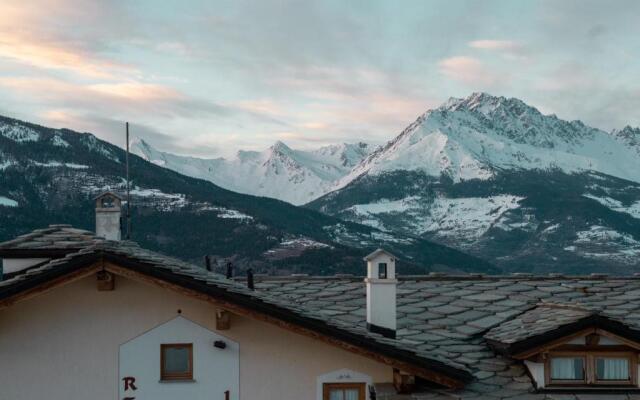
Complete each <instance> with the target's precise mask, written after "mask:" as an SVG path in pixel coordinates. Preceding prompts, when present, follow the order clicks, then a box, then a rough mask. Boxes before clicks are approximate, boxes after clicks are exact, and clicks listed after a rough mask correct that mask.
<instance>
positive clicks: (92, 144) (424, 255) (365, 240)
mask: <svg viewBox="0 0 640 400" xmlns="http://www.w3.org/2000/svg"><path fill="white" fill-rule="evenodd" d="M279 147H283V146H279ZM357 148H358V146H356V150H357ZM336 149H338V148H336ZM276 150H278V149H276ZM280 150H282V149H280ZM282 151H284V150H282ZM324 151H325V153H318V154H319V155H317V157H318V158H320V157H326V158H331V157H335V158H337V159H339V158H340V157H342V156H341V155H340V154H338V153H340V151H342V150H336V152H334V153H332V151H331V150H330V149H329V148H327V149H325V150H324ZM296 154H299V153H296ZM322 154H324V155H322ZM345 154H347V155H350V153H348V152H347V153H345ZM125 156H126V155H125V151H124V150H123V149H121V148H120V147H117V146H114V145H112V144H110V143H108V142H105V141H102V140H100V139H98V138H97V137H95V136H94V135H92V134H90V133H80V132H74V131H71V130H68V129H52V128H47V127H43V126H39V125H35V124H31V123H28V122H23V121H19V120H15V119H11V118H6V117H0V241H4V240H8V239H10V238H13V237H15V236H17V235H20V234H24V233H27V232H29V231H31V230H33V229H38V228H42V227H46V226H47V225H49V224H60V223H62V224H72V225H73V226H76V227H78V228H83V229H89V230H93V229H94V220H95V216H94V203H93V198H94V197H95V196H96V195H97V194H99V193H101V192H103V191H106V190H111V191H116V192H120V193H122V192H124V188H125V179H124V176H125ZM254 156H255V157H259V155H256V154H253V155H251V156H250V157H254ZM167 158H170V157H168V156H167ZM153 159H154V161H157V160H159V159H156V158H153ZM344 162H347V163H348V162H352V160H350V159H349V160H345V161H344ZM156 163H157V162H156ZM156 163H151V162H148V161H146V160H144V159H142V158H140V157H138V156H136V155H132V156H131V158H130V165H131V185H132V190H131V195H132V197H131V207H132V227H133V229H132V233H131V239H132V240H135V241H137V242H139V243H140V244H141V245H142V246H144V247H146V248H150V249H153V250H157V251H160V252H162V253H164V254H168V255H173V256H176V257H179V258H182V259H185V260H188V261H193V262H196V263H198V264H200V265H203V261H202V259H203V257H204V256H205V255H210V256H211V259H212V260H213V265H214V268H216V269H217V270H218V271H219V272H222V271H224V269H225V266H226V264H227V263H228V262H232V263H233V264H234V265H235V267H236V270H237V271H238V273H240V272H241V271H243V270H246V269H248V268H253V269H254V271H255V272H256V273H272V274H273V273H276V274H277V273H308V274H335V273H352V274H358V275H362V274H363V273H364V269H363V268H364V263H363V261H362V257H363V256H364V255H366V254H367V253H368V252H370V251H372V250H373V249H375V248H377V247H379V246H383V247H385V248H388V249H389V250H391V251H393V252H394V253H396V254H397V255H398V257H399V258H400V264H399V268H401V270H402V271H403V273H405V274H411V273H425V272H429V271H458V272H462V271H465V272H496V271H498V270H497V268H496V267H495V266H493V265H492V264H491V263H489V262H486V261H483V260H481V259H479V258H477V257H473V256H469V255H467V254H465V253H463V252H461V251H458V250H455V249H451V248H448V247H446V246H444V245H440V244H436V243H432V242H429V241H427V240H424V239H421V238H418V237H412V236H407V235H404V234H394V233H390V232H385V231H381V230H379V229H376V228H372V227H369V226H366V225H361V224H357V223H353V222H349V221H342V220H340V219H338V218H336V217H332V216H329V215H326V214H323V213H320V212H318V211H314V210H311V209H308V208H302V207H296V206H294V205H291V204H289V203H286V202H284V201H280V200H276V199H271V198H266V197H255V196H251V195H246V194H241V193H236V192H233V191H230V190H227V189H224V188H221V187H220V186H217V185H215V184H213V183H211V182H209V181H206V180H202V179H197V178H193V177H189V176H186V175H182V174H179V173H177V172H174V171H172V170H170V169H167V168H163V167H161V166H158V165H156ZM345 168H347V167H345ZM319 170H320V168H319ZM327 174H329V172H328V173H327Z"/></svg>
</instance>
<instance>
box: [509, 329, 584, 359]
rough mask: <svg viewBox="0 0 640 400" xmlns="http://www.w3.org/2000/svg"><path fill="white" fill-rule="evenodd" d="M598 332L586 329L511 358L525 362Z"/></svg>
mask: <svg viewBox="0 0 640 400" xmlns="http://www.w3.org/2000/svg"><path fill="white" fill-rule="evenodd" d="M595 332H596V328H586V329H581V330H579V331H577V332H574V333H572V334H570V335H566V336H563V337H561V338H558V339H555V340H551V341H549V342H547V343H545V344H543V345H541V346H536V347H534V348H531V349H529V350H526V351H523V352H521V353H517V354H514V355H512V356H511V357H513V358H515V359H516V360H525V359H527V358H529V357H532V356H534V355H536V354H538V353H544V352H545V351H549V350H551V349H553V348H555V347H558V346H562V345H563V344H565V343H566V342H569V341H571V340H572V339H575V338H577V337H580V336H584V335H588V334H590V333H595Z"/></svg>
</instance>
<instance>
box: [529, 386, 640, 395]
mask: <svg viewBox="0 0 640 400" xmlns="http://www.w3.org/2000/svg"><path fill="white" fill-rule="evenodd" d="M536 392H537V393H558V394H560V393H572V394H573V393H578V394H580V393H597V394H603V393H604V394H615V393H640V388H639V387H637V386H564V387H554V386H547V387H545V388H541V389H538V390H537V391H536Z"/></svg>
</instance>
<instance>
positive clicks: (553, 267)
mask: <svg viewBox="0 0 640 400" xmlns="http://www.w3.org/2000/svg"><path fill="white" fill-rule="evenodd" d="M323 149H324V150H323ZM323 149H319V150H316V151H313V152H301V151H298V150H292V149H290V148H288V147H287V146H286V145H284V144H283V143H280V142H278V143H276V144H275V145H274V146H272V147H271V148H270V149H268V150H266V151H264V152H259V153H254V152H239V153H238V156H237V157H236V159H234V160H222V159H217V160H198V159H193V158H185V157H180V156H175V155H171V154H168V153H160V152H157V151H155V150H153V149H152V148H151V146H149V145H148V144H145V146H144V148H143V147H142V146H138V147H137V151H138V153H139V154H140V155H141V156H143V157H144V158H146V159H148V160H151V161H152V162H155V163H157V164H161V165H163V166H165V167H167V168H170V169H174V170H176V171H179V172H181V173H185V174H187V175H192V176H198V177H201V178H204V179H207V180H210V181H212V182H214V183H216V184H219V185H221V186H223V187H227V188H230V189H233V190H238V191H242V192H244V193H251V194H257V195H262V196H269V197H276V198H280V199H282V200H285V201H289V202H291V203H294V204H302V203H305V202H308V203H307V204H305V207H307V208H310V209H314V210H317V211H320V212H323V213H325V214H328V215H331V216H335V217H338V218H340V219H342V220H346V221H351V222H356V223H359V224H363V225H368V226H370V227H374V228H377V229H379V230H381V231H383V232H387V233H390V234H401V235H406V236H409V237H414V238H422V239H428V240H432V241H435V242H438V243H441V244H445V245H447V246H450V247H453V248H456V249H459V250H461V251H465V252H468V253H470V254H472V255H475V256H478V257H480V258H482V259H485V260H487V261H490V262H492V263H494V264H496V265H498V266H499V267H501V268H502V269H504V270H506V271H534V272H584V271H602V270H606V271H611V272H616V273H628V272H629V268H634V267H638V266H640V258H639V257H638V256H639V255H640V129H638V128H632V127H629V126H627V127H624V128H623V129H620V130H614V131H612V132H605V131H603V130H600V129H597V128H593V127H589V126H587V125H585V124H584V123H582V122H580V121H566V120H563V119H560V118H558V117H557V116H555V115H544V114H542V113H541V112H540V111H538V110H537V109H536V108H535V107H532V106H530V105H527V104H526V103H524V102H523V101H521V100H519V99H515V98H505V97H500V96H492V95H489V94H487V93H473V94H472V95H470V96H469V97H467V98H462V99H458V98H451V99H449V100H448V101H447V102H445V103H444V104H443V105H441V106H440V107H438V108H435V109H432V110H428V111H427V112H425V113H424V114H423V115H421V116H419V117H418V118H417V120H416V121H415V122H413V123H412V124H410V125H409V126H408V127H407V128H406V129H404V130H403V131H402V132H401V133H400V134H399V135H398V136H396V137H395V138H393V139H392V140H390V141H389V142H388V143H386V144H385V145H383V146H380V147H377V148H374V146H371V145H364V144H357V145H340V146H330V147H326V148H323ZM326 149H335V151H333V152H331V151H329V153H332V154H334V155H339V156H338V157H335V156H334V157H324V156H323V157H319V156H317V155H318V154H323V151H327V150H326ZM353 149H357V150H358V151H357V152H354V151H353ZM245 154H250V155H251V156H245ZM344 154H349V155H352V156H344ZM342 160H348V161H345V162H341V161H342ZM205 166H206V167H205ZM326 171H332V172H334V173H331V174H329V173H325V172H326ZM234 182H235V184H236V185H238V183H237V182H242V183H243V184H244V183H245V182H246V183H247V184H244V187H243V188H238V187H232V185H233V184H234Z"/></svg>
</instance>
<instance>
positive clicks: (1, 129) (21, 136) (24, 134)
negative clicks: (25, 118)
mask: <svg viewBox="0 0 640 400" xmlns="http://www.w3.org/2000/svg"><path fill="white" fill-rule="evenodd" d="M0 135H2V136H4V137H6V138H7V139H11V140H13V141H14V142H18V143H23V142H36V141H38V140H40V135H39V134H38V132H36V131H35V130H33V129H31V128H29V127H27V126H24V125H21V124H18V123H17V122H14V123H13V124H0Z"/></svg>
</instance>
